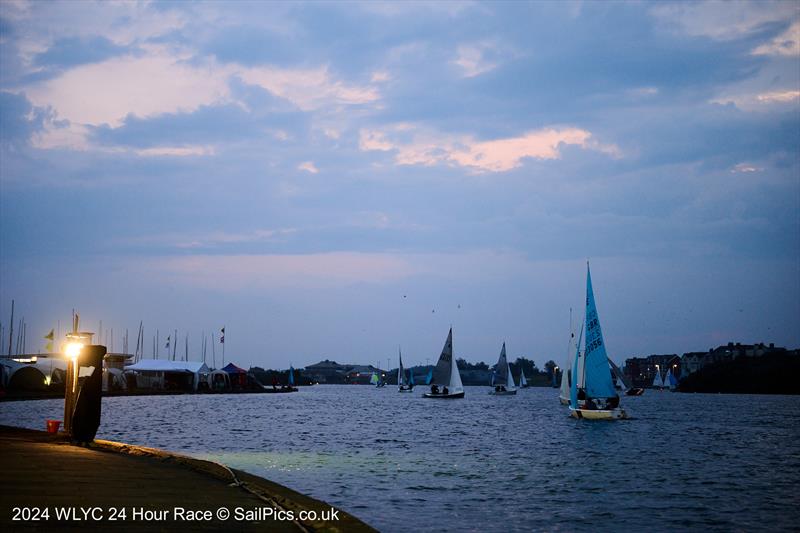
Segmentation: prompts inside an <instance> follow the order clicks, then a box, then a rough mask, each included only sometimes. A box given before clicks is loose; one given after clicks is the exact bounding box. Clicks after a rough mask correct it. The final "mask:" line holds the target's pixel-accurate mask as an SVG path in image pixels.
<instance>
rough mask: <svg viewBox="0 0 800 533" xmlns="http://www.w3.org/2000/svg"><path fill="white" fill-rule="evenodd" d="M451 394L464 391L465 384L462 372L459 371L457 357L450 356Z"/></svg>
mask: <svg viewBox="0 0 800 533" xmlns="http://www.w3.org/2000/svg"><path fill="white" fill-rule="evenodd" d="M450 359H451V361H450V387H449V388H450V394H453V393H456V392H464V385H462V383H461V372H459V371H458V365H457V364H456V358H455V357H451V358H450Z"/></svg>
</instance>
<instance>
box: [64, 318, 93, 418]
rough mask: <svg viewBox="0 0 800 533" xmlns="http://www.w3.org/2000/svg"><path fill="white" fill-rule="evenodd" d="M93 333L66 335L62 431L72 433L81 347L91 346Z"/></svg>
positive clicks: (82, 332) (77, 332)
mask: <svg viewBox="0 0 800 533" xmlns="http://www.w3.org/2000/svg"><path fill="white" fill-rule="evenodd" d="M92 335H94V334H93V333H89V332H88V331H73V332H72V333H67V344H66V346H65V347H64V355H65V356H66V358H67V375H66V380H65V383H64V431H65V432H66V433H70V432H71V431H72V413H74V412H75V400H76V399H77V396H78V378H79V374H80V372H79V370H78V368H79V365H78V360H79V359H80V356H81V351H82V350H83V347H84V346H86V345H87V344H91V342H92Z"/></svg>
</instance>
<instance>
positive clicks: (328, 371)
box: [303, 359, 389, 384]
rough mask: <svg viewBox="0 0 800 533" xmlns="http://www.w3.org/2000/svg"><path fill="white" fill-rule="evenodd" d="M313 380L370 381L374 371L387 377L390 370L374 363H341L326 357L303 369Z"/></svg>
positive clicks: (382, 376) (326, 381)
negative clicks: (373, 364)
mask: <svg viewBox="0 0 800 533" xmlns="http://www.w3.org/2000/svg"><path fill="white" fill-rule="evenodd" d="M303 373H304V374H305V375H306V376H308V378H309V379H310V380H311V381H316V382H317V383H340V384H341V383H369V380H370V378H371V377H372V374H373V373H376V374H378V376H379V377H380V378H381V379H386V377H388V375H389V372H388V371H386V370H381V369H380V368H377V367H374V366H372V365H355V364H343V365H340V364H339V363H337V362H336V361H329V360H328V359H325V360H324V361H320V362H319V363H314V364H313V365H308V366H307V367H305V369H304V370H303Z"/></svg>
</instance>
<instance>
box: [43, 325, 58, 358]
mask: <svg viewBox="0 0 800 533" xmlns="http://www.w3.org/2000/svg"><path fill="white" fill-rule="evenodd" d="M55 337H56V332H55V330H54V329H52V328H51V329H50V333H48V334H47V335H45V336H44V338H45V339H47V340H48V341H49V342H48V343H47V344H45V347H44V351H46V352H48V353H50V352H52V351H53V339H55Z"/></svg>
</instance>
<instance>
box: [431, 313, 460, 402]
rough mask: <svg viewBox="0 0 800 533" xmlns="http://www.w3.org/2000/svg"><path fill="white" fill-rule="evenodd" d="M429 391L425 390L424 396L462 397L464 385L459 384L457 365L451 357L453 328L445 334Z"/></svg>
mask: <svg viewBox="0 0 800 533" xmlns="http://www.w3.org/2000/svg"><path fill="white" fill-rule="evenodd" d="M431 381H432V382H433V383H432V384H431V390H430V392H426V393H425V394H424V396H425V397H426V398H463V397H464V386H463V385H462V384H461V374H460V373H459V371H458V365H457V364H456V360H455V358H454V357H453V328H450V332H449V333H448V334H447V340H446V341H445V343H444V347H443V348H442V353H441V355H439V362H437V363H436V367H435V369H434V370H433V379H432V380H431Z"/></svg>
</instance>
